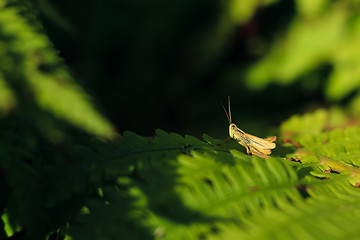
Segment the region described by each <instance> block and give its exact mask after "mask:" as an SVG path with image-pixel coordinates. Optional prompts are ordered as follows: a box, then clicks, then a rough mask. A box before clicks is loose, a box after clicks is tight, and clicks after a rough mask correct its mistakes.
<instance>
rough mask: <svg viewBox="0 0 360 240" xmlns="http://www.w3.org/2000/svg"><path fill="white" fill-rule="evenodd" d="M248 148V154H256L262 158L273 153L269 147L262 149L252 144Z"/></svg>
mask: <svg viewBox="0 0 360 240" xmlns="http://www.w3.org/2000/svg"><path fill="white" fill-rule="evenodd" d="M246 148H247V149H246V150H247V152H248V154H251V155H255V156H258V157H261V158H268V157H269V156H268V155H270V154H271V150H269V149H260V148H257V147H254V146H251V145H250V146H247V147H246Z"/></svg>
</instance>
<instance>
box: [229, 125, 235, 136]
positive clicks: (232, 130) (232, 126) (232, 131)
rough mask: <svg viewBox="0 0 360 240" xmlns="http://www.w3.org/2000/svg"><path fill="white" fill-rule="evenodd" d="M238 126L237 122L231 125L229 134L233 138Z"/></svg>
mask: <svg viewBox="0 0 360 240" xmlns="http://www.w3.org/2000/svg"><path fill="white" fill-rule="evenodd" d="M236 129H237V126H236V125H235V123H230V125H229V136H230V137H231V138H232V137H233V136H234V134H235V132H236Z"/></svg>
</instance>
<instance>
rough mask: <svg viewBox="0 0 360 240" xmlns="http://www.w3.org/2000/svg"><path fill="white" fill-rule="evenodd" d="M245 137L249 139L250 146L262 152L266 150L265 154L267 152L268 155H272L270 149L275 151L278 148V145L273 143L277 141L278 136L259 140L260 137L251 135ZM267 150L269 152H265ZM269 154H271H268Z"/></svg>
mask: <svg viewBox="0 0 360 240" xmlns="http://www.w3.org/2000/svg"><path fill="white" fill-rule="evenodd" d="M245 136H246V138H247V139H249V142H250V145H251V146H253V147H256V148H261V149H262V150H264V152H266V154H270V153H271V151H270V150H269V149H274V148H275V147H276V144H275V143H273V141H275V140H276V136H274V137H270V138H266V139H263V138H259V137H255V136H253V135H251V134H247V133H245ZM265 150H267V151H265ZM267 152H269V153H267Z"/></svg>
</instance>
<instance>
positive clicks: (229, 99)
mask: <svg viewBox="0 0 360 240" xmlns="http://www.w3.org/2000/svg"><path fill="white" fill-rule="evenodd" d="M228 106H229V116H230V118H229V117H228V119H229V123H232V121H231V110H230V96H228Z"/></svg>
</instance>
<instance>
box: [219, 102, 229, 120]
mask: <svg viewBox="0 0 360 240" xmlns="http://www.w3.org/2000/svg"><path fill="white" fill-rule="evenodd" d="M220 104H221V106H222V107H223V109H224V112H225V114H226V117H227V119H228V120H229V124H230V123H231V122H230V118H229V114H228V113H227V112H226V109H225V107H224V105H223V104H222V103H220Z"/></svg>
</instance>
